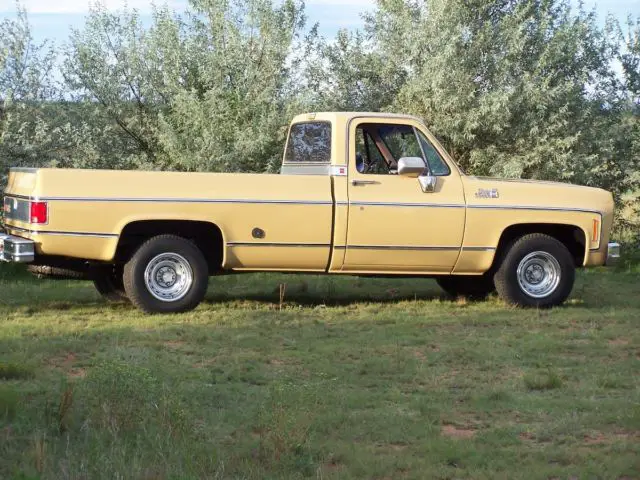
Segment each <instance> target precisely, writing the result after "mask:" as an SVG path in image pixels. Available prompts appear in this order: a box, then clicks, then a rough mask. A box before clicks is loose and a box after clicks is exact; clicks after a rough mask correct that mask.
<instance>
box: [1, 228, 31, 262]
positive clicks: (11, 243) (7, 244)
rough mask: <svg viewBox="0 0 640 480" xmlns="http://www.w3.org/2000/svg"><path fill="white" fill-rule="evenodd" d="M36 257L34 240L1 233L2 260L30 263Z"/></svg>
mask: <svg viewBox="0 0 640 480" xmlns="http://www.w3.org/2000/svg"><path fill="white" fill-rule="evenodd" d="M34 258H35V244H34V242H33V240H29V239H27V238H22V237H15V236H13V235H7V234H5V233H0V260H1V261H4V262H16V263H29V262H33V260H34Z"/></svg>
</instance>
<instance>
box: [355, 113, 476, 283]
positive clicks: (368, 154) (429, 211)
mask: <svg viewBox="0 0 640 480" xmlns="http://www.w3.org/2000/svg"><path fill="white" fill-rule="evenodd" d="M348 138H349V158H348V180H349V182H348V204H349V213H348V227H347V242H346V245H345V248H346V252H345V257H344V264H343V268H342V269H343V270H344V271H363V272H367V271H369V272H384V271H392V272H395V273H401V272H407V273H414V272H415V273H418V272H424V273H431V272H434V273H435V272H450V271H451V270H452V269H453V267H454V265H455V263H456V260H457V259H458V255H459V253H460V248H461V245H462V236H463V232H464V223H465V210H466V207H465V201H464V192H463V187H462V181H461V179H460V174H459V172H458V170H457V168H456V167H455V166H454V165H449V164H448V163H447V160H445V157H446V154H445V153H444V151H443V150H442V147H441V146H440V145H439V144H438V143H437V141H436V140H435V138H434V137H433V136H432V135H431V134H430V133H429V132H428V131H427V130H426V129H425V128H424V127H423V126H422V125H421V124H420V123H419V122H417V121H412V120H410V119H402V118H399V119H381V118H376V117H372V118H355V119H353V120H352V121H351V123H350V125H349V127H348ZM402 157H421V158H422V159H423V160H424V161H425V162H426V165H428V167H429V171H430V173H431V175H432V176H436V177H437V183H436V186H435V189H434V191H432V192H424V191H423V188H422V187H421V185H420V182H419V179H418V178H410V177H406V176H400V175H398V174H397V166H398V160H400V158H402Z"/></svg>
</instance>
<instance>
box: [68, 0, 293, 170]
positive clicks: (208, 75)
mask: <svg viewBox="0 0 640 480" xmlns="http://www.w3.org/2000/svg"><path fill="white" fill-rule="evenodd" d="M190 6H191V9H190V11H189V12H187V13H186V14H185V15H176V14H172V13H171V12H169V11H168V10H166V9H157V10H156V11H155V13H154V16H153V22H152V25H151V26H150V27H149V28H144V27H143V26H142V24H141V21H140V19H139V17H138V15H137V14H136V13H135V11H134V12H126V11H125V12H124V13H120V14H114V13H110V12H107V11H105V10H104V9H96V10H93V11H92V13H91V15H90V17H89V19H88V21H87V23H86V25H85V27H84V28H83V29H82V30H81V31H76V32H74V33H73V35H72V39H71V49H70V52H69V55H68V58H67V61H66V75H67V78H68V80H69V84H70V85H71V86H72V87H73V89H74V90H75V91H76V92H77V94H78V97H77V98H78V100H79V101H82V102H93V103H95V104H97V105H98V106H99V107H98V108H99V109H100V110H102V111H103V112H104V114H105V116H106V117H108V118H109V119H110V120H111V122H112V123H113V125H115V126H117V127H118V129H119V136H120V137H121V139H122V143H123V144H125V145H126V146H127V150H128V151H130V152H131V153H132V154H134V155H136V156H137V159H136V160H135V161H134V163H138V164H139V165H142V166H148V165H149V166H152V167H153V168H163V169H175V170H187V171H191V170H205V171H264V170H266V169H267V168H268V167H269V166H270V165H272V164H274V163H277V159H278V158H279V156H280V155H281V152H282V144H283V141H284V133H285V129H284V127H285V125H286V123H287V118H286V117H287V112H288V106H289V104H290V102H291V100H292V99H291V96H290V84H289V78H290V76H291V75H290V68H291V66H292V65H293V63H291V62H290V54H291V52H292V46H293V45H294V43H295V42H296V41H297V40H298V38H299V35H300V32H301V30H302V28H303V26H304V15H303V13H302V5H301V4H300V3H296V2H295V1H293V0H287V1H285V2H283V3H282V4H278V6H275V5H274V4H273V3H272V2H271V0H250V1H248V2H247V1H240V0H232V1H226V0H192V1H191V2H190Z"/></svg>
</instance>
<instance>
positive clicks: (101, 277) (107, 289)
mask: <svg viewBox="0 0 640 480" xmlns="http://www.w3.org/2000/svg"><path fill="white" fill-rule="evenodd" d="M122 275H123V272H122V267H120V268H118V267H113V269H109V270H103V271H100V272H97V273H95V274H94V276H93V285H94V286H95V287H96V290H97V291H98V293H99V294H100V295H102V298H104V299H105V300H106V301H107V302H113V303H117V302H126V301H128V300H129V298H128V297H127V292H125V291H124V280H123V278H122Z"/></svg>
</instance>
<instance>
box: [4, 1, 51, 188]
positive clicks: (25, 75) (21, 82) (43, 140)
mask: <svg viewBox="0 0 640 480" xmlns="http://www.w3.org/2000/svg"><path fill="white" fill-rule="evenodd" d="M54 62H55V55H54V52H53V49H52V46H51V45H50V44H49V43H48V42H45V43H43V44H35V43H34V40H33V36H32V34H31V29H30V27H29V22H28V19H27V15H26V13H25V11H24V10H23V9H21V8H20V7H19V5H18V11H17V16H16V18H15V20H14V19H5V20H3V21H2V22H0V187H1V186H3V185H4V184H5V181H6V173H7V170H8V167H9V166H12V165H17V164H18V165H19V164H23V163H29V162H31V161H33V160H34V159H36V158H38V157H40V155H43V154H44V155H47V150H49V149H50V147H51V145H52V142H53V141H54V139H53V138H52V136H51V132H50V129H49V128H48V120H49V117H50V115H51V112H50V111H48V110H47V109H43V108H42V103H43V102H46V101H48V100H49V99H50V98H52V96H54V95H55V94H56V91H57V90H56V85H55V82H53V81H52V80H51V78H50V74H51V71H52V69H53V66H54Z"/></svg>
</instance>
